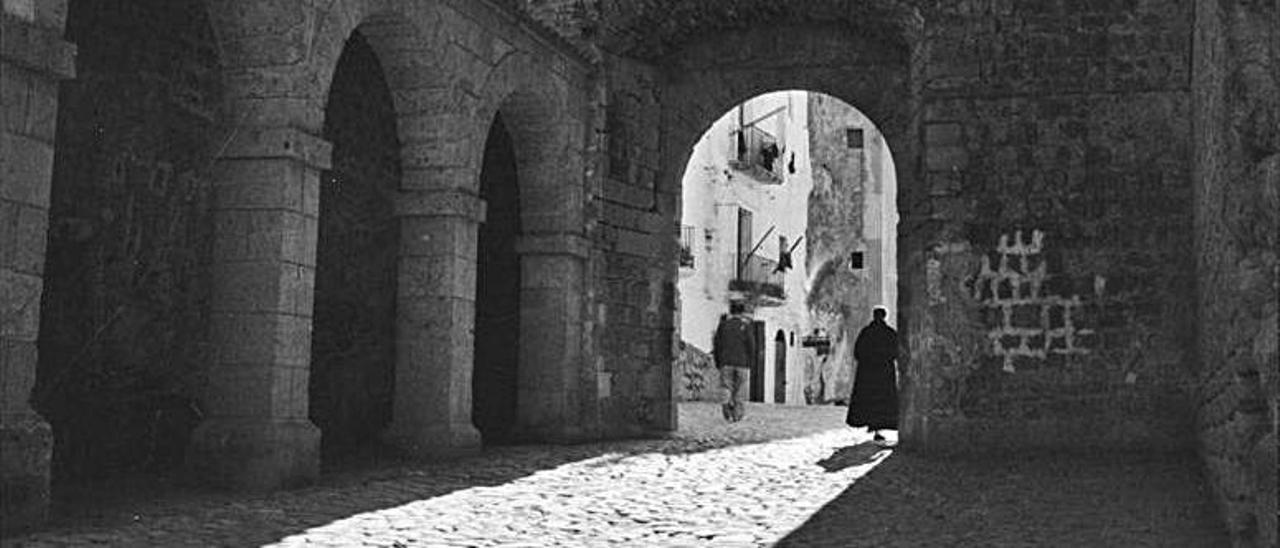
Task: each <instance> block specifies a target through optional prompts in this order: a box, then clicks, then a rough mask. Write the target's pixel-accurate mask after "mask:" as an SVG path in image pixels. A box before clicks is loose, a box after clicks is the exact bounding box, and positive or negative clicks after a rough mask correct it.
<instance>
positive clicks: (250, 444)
mask: <svg viewBox="0 0 1280 548" xmlns="http://www.w3.org/2000/svg"><path fill="white" fill-rule="evenodd" d="M187 468H188V472H189V475H190V477H191V478H192V479H193V480H195V481H197V482H200V483H205V484H212V485H215V486H219V487H223V488H232V489H236V490H241V491H252V492H264V491H271V490H275V489H280V488H287V487H297V486H301V485H305V484H307V483H310V482H311V481H313V480H314V479H315V478H316V476H317V475H318V474H319V468H320V430H319V429H318V428H316V427H315V425H313V424H311V421H309V420H307V419H305V418H302V419H282V418H275V417H269V416H256V417H255V416H235V417H214V418H211V419H209V420H206V421H204V422H203V423H201V424H200V425H199V426H197V427H196V429H195V431H194V432H192V434H191V445H190V447H189V448H188V450H187Z"/></svg>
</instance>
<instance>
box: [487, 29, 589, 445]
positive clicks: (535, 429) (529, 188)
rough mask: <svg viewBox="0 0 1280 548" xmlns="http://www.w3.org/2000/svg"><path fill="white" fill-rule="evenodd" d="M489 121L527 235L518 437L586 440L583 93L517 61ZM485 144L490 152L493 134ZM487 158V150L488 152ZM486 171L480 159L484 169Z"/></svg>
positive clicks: (509, 67) (508, 65)
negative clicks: (506, 136) (511, 170)
mask: <svg viewBox="0 0 1280 548" xmlns="http://www.w3.org/2000/svg"><path fill="white" fill-rule="evenodd" d="M482 89H483V98H482V100H481V106H480V114H479V116H478V119H480V120H493V119H494V118H495V117H497V116H499V115H500V116H501V118H502V121H503V123H504V125H505V127H506V129H507V131H508V132H509V133H510V134H511V137H512V139H513V145H514V153H515V157H516V166H517V179H518V185H519V187H520V190H519V197H520V198H519V199H520V205H519V207H520V215H519V216H520V224H521V232H520V236H519V239H518V242H517V244H516V253H517V254H518V255H519V256H520V264H521V268H520V270H521V272H520V280H521V281H520V285H521V289H520V294H521V296H520V303H521V306H520V351H519V360H518V361H519V363H518V367H517V371H518V390H517V402H518V403H517V421H518V423H517V425H516V428H517V429H518V432H517V433H516V435H517V436H518V437H521V438H533V439H544V440H571V439H582V438H583V437H584V436H586V435H587V434H586V430H585V429H587V428H588V426H586V425H584V416H583V413H582V412H581V409H582V408H583V398H584V394H583V393H582V385H581V382H580V381H579V379H580V377H581V373H582V371H581V369H582V367H583V354H582V350H583V349H582V337H583V328H582V322H581V318H582V315H583V307H584V302H583V290H582V288H583V285H584V276H585V272H586V265H585V261H586V258H587V255H588V249H589V245H588V241H587V239H586V236H585V234H584V224H583V223H584V219H583V216H584V211H583V203H584V202H583V198H584V185H583V183H584V181H583V179H582V174H583V173H584V169H585V165H584V163H585V160H584V157H583V155H582V149H583V140H584V136H585V133H586V128H585V125H584V124H585V120H586V116H585V112H582V111H575V107H574V105H583V104H584V101H582V100H581V99H582V98H581V97H580V96H578V95H577V94H578V93H581V91H580V90H575V89H573V88H572V87H571V86H570V85H568V82H567V81H566V80H565V79H564V76H563V75H559V74H556V73H554V72H553V71H552V69H551V67H548V66H546V65H545V64H544V63H540V62H538V60H537V59H536V58H534V56H532V55H529V54H527V53H524V52H514V53H512V54H510V55H508V56H507V57H505V58H504V59H503V61H502V62H501V63H500V64H499V65H498V66H497V67H496V68H495V69H494V70H493V71H492V72H490V73H489V74H488V77H487V79H486V81H485V83H484V87H483V88H482ZM473 127H480V128H481V129H482V130H483V132H481V133H480V134H478V135H476V136H475V139H476V142H483V140H484V139H485V137H486V135H485V133H487V131H488V126H487V125H485V126H482V127H481V126H473ZM481 150H482V149H481ZM477 163H478V159H477Z"/></svg>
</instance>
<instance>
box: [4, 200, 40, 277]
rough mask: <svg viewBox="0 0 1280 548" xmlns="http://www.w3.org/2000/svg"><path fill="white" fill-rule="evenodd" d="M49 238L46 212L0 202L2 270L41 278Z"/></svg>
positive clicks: (17, 204)
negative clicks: (46, 242)
mask: <svg viewBox="0 0 1280 548" xmlns="http://www.w3.org/2000/svg"><path fill="white" fill-rule="evenodd" d="M47 237H48V212H47V211H45V210H44V209H40V208H37V207H31V206H28V205H24V204H21V203H18V202H9V201H0V268H6V269H10V270H13V271H15V272H21V273H24V274H32V275H36V276H39V275H41V273H43V272H44V250H45V241H46V239H47Z"/></svg>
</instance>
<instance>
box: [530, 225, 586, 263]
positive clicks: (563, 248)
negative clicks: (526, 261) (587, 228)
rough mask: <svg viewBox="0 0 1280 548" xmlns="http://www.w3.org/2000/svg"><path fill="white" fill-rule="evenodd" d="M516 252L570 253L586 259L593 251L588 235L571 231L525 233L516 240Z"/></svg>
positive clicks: (541, 253) (537, 253)
mask: <svg viewBox="0 0 1280 548" xmlns="http://www.w3.org/2000/svg"><path fill="white" fill-rule="evenodd" d="M516 253H518V254H520V255H569V256H572V257H577V258H580V259H586V258H587V257H589V256H590V253H591V241H590V240H587V238H586V236H583V235H581V234H574V233H571V232H557V233H549V234H523V235H521V236H520V238H519V239H518V240H516Z"/></svg>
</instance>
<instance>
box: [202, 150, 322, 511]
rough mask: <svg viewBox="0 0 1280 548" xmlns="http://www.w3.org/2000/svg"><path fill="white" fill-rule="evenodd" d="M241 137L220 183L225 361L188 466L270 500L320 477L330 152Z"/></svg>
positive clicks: (221, 347)
mask: <svg viewBox="0 0 1280 548" xmlns="http://www.w3.org/2000/svg"><path fill="white" fill-rule="evenodd" d="M233 131H234V133H233V136H232V139H231V141H230V145H229V146H228V148H227V150H226V151H225V152H224V153H223V154H222V156H221V157H220V159H219V161H218V164H217V167H216V172H215V175H214V213H213V217H214V223H215V235H214V250H213V264H212V265H211V269H212V276H213V294H212V298H211V304H210V310H211V319H210V330H211V340H212V344H213V345H214V358H213V363H212V364H210V366H209V371H208V385H207V388H206V392H205V396H204V409H205V421H204V422H203V423H201V424H200V426H199V427H197V428H196V430H195V432H194V433H193V434H192V442H191V450H190V451H189V457H188V464H189V465H190V468H191V471H192V472H193V473H194V474H195V475H196V477H197V478H198V479H201V480H205V481H209V482H212V483H214V484H218V485H223V486H228V487H234V488H240V489H251V490H269V489H275V488H279V487H288V486H291V485H297V484H300V483H304V482H306V481H308V480H310V479H312V478H314V477H315V476H316V474H317V473H318V470H319V463H320V460H319V447H320V431H319V429H317V428H316V427H315V425H313V424H312V423H311V421H310V419H308V417H307V396H308V393H307V388H308V385H307V379H308V375H309V372H310V366H311V355H310V354H311V310H312V303H313V301H314V291H315V256H316V237H317V226H318V225H317V216H318V213H319V192H320V185H319V181H320V179H319V178H320V174H321V172H322V170H324V169H326V168H327V167H328V162H329V152H330V147H329V144H328V143H327V142H325V141H324V140H322V139H320V138H319V137H316V136H314V135H311V134H309V133H307V132H305V131H303V130H300V129H297V128H294V127H287V126H285V127H250V126H242V127H238V128H235V129H234V130H233Z"/></svg>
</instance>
